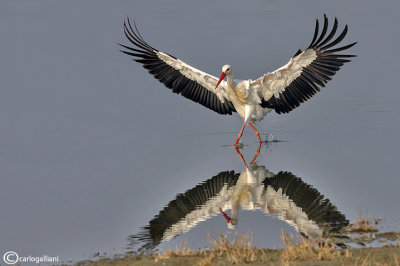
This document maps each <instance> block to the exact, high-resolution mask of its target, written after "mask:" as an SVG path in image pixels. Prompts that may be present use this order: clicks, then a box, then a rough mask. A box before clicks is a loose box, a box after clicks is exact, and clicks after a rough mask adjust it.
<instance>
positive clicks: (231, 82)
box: [226, 71, 235, 88]
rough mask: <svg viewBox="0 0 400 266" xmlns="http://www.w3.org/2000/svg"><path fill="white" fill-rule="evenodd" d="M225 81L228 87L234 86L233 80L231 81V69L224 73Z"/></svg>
mask: <svg viewBox="0 0 400 266" xmlns="http://www.w3.org/2000/svg"><path fill="white" fill-rule="evenodd" d="M226 82H227V83H228V87H230V88H234V87H235V82H234V81H233V74H232V71H231V72H230V73H229V74H226Z"/></svg>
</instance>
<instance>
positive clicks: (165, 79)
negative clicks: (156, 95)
mask: <svg viewBox="0 0 400 266" xmlns="http://www.w3.org/2000/svg"><path fill="white" fill-rule="evenodd" d="M127 22H128V23H126V22H124V32H125V36H126V37H127V38H128V40H129V41H130V42H131V43H132V44H133V45H134V47H129V46H126V45H122V44H120V45H121V46H122V47H124V48H125V49H127V51H121V52H123V53H125V54H128V55H131V56H133V60H135V61H136V62H139V63H141V64H142V65H143V67H144V68H146V69H148V71H149V73H150V74H152V75H153V76H154V77H155V78H156V79H158V80H159V81H160V82H162V83H163V84H164V85H165V86H167V87H168V88H170V89H171V90H172V92H174V93H177V94H181V95H182V96H184V97H186V98H188V99H190V100H192V101H194V102H197V103H199V104H201V105H203V106H205V107H207V108H209V109H211V110H213V111H215V112H217V113H219V114H230V115H231V114H232V112H235V111H236V110H235V107H234V106H233V104H232V102H231V101H229V100H228V99H227V97H226V94H225V91H224V90H222V89H217V90H216V89H215V86H216V85H217V82H218V78H216V77H215V76H212V75H210V74H207V73H205V72H202V71H200V70H198V69H196V68H194V67H192V66H190V65H188V64H186V63H185V62H182V61H181V60H179V59H177V58H175V57H173V56H172V55H169V54H166V53H163V52H160V51H158V50H156V49H154V48H153V47H151V46H150V45H148V44H147V43H146V42H145V41H144V40H143V38H142V37H141V35H140V34H139V32H138V30H137V28H136V25H134V26H135V29H133V28H132V26H131V24H130V22H129V19H127ZM225 83H226V82H225V81H224V83H222V84H220V86H221V85H222V86H226V85H225Z"/></svg>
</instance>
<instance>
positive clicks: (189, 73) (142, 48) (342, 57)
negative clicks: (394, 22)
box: [120, 14, 356, 146]
mask: <svg viewBox="0 0 400 266" xmlns="http://www.w3.org/2000/svg"><path fill="white" fill-rule="evenodd" d="M337 27H338V22H337V19H336V18H335V22H334V24H333V27H332V29H331V30H330V33H329V34H328V35H327V36H326V34H327V31H328V19H327V17H326V15H325V14H324V25H323V28H322V32H321V34H319V22H318V19H317V20H316V26H315V32H314V37H313V39H312V41H311V44H310V45H309V46H308V48H307V49H306V50H305V51H301V50H298V51H297V53H296V54H295V55H294V56H293V57H292V58H291V59H290V61H289V63H287V64H286V65H284V66H283V67H281V68H279V69H277V70H275V71H273V72H272V73H268V74H265V75H263V76H262V77H260V78H258V79H256V80H251V79H248V80H234V79H233V72H232V68H231V66H230V65H224V66H223V67H222V74H221V76H220V78H219V79H218V78H217V77H215V76H213V75H210V74H207V73H205V72H203V71H201V70H199V69H197V68H194V67H192V66H190V65H188V64H186V63H185V62H183V61H181V60H179V59H177V58H176V57H174V56H172V55H170V54H167V53H163V52H160V51H158V50H157V49H155V48H153V47H152V46H150V45H149V44H147V43H146V42H145V41H144V39H143V38H142V36H141V35H140V33H139V31H138V30H137V27H136V24H134V28H133V27H132V26H131V24H130V21H129V18H128V19H127V23H126V22H125V23H124V32H125V35H126V37H127V38H128V40H129V41H130V42H131V43H132V44H133V45H134V46H133V47H129V46H126V45H122V44H120V45H121V46H122V47H124V48H125V49H127V50H123V51H122V52H123V53H125V54H128V55H131V56H133V60H135V61H137V62H139V63H141V64H143V67H144V68H146V69H148V71H149V72H150V74H152V75H153V76H154V77H155V78H156V79H158V80H159V81H160V82H162V83H163V84H164V85H165V86H167V87H168V88H170V89H171V90H172V92H174V93H177V94H181V95H182V96H184V97H186V98H188V99H190V100H192V101H195V102H198V103H200V104H202V105H204V106H205V107H207V108H209V109H211V110H213V111H215V112H217V113H220V114H232V112H237V113H238V114H239V115H240V117H241V118H242V119H243V121H244V122H243V126H242V129H241V130H240V132H239V135H238V138H237V139H236V142H235V146H236V145H237V143H238V141H239V139H240V137H241V136H242V134H243V130H244V128H245V125H246V123H247V122H248V123H249V125H250V126H251V127H252V128H253V130H254V131H255V133H256V134H257V137H258V140H259V143H260V145H261V138H260V134H259V132H258V130H257V129H256V128H255V127H254V125H253V123H254V122H256V121H260V120H262V119H263V118H264V116H265V115H266V114H267V113H269V112H270V111H272V110H275V112H277V113H278V114H281V113H288V112H290V111H292V110H293V109H294V108H296V107H298V106H299V105H300V103H302V102H304V101H306V100H308V99H309V98H310V97H311V96H313V95H314V94H315V93H316V92H317V91H319V87H320V86H322V87H324V86H325V84H326V83H327V82H328V80H330V79H331V77H332V76H333V75H334V74H335V73H336V71H338V70H339V69H340V67H341V66H342V65H343V64H344V63H346V62H350V60H349V59H348V58H350V57H354V56H355V55H348V54H337V52H339V51H343V50H346V49H348V48H350V47H352V46H353V45H355V44H356V42H354V43H351V44H348V45H346V46H342V47H339V48H333V47H334V46H335V45H337V44H338V43H339V42H341V41H342V40H343V38H344V37H345V36H346V34H347V25H346V26H345V28H344V30H343V32H342V33H341V34H340V35H339V36H338V37H337V38H336V39H334V40H333V41H331V40H332V38H333V37H334V35H335V33H336V30H337ZM325 36H326V37H325ZM332 48H333V49H332ZM225 77H226V81H224V78H225Z"/></svg>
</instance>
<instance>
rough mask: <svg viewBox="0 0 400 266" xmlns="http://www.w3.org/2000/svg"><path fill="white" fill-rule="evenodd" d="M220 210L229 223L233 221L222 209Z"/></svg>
mask: <svg viewBox="0 0 400 266" xmlns="http://www.w3.org/2000/svg"><path fill="white" fill-rule="evenodd" d="M219 211H220V212H221V213H222V215H223V216H224V217H225V219H226V222H227V223H228V224H229V223H230V222H231V220H232V219H231V218H230V217H229V216H228V215H227V214H226V213H225V212H224V211H223V210H222V209H221V208H219Z"/></svg>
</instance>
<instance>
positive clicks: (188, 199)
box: [129, 171, 239, 250]
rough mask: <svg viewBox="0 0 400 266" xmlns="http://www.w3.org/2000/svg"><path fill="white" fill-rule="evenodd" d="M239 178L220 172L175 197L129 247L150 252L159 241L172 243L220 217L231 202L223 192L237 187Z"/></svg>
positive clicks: (132, 237) (231, 172)
mask: <svg viewBox="0 0 400 266" xmlns="http://www.w3.org/2000/svg"><path fill="white" fill-rule="evenodd" d="M238 177H239V174H235V173H234V172H233V171H230V172H221V173H219V174H218V175H216V176H214V177H212V178H211V179H208V180H207V181H204V182H203V183H201V184H199V185H197V186H196V187H194V188H192V189H190V190H188V191H186V192H185V193H184V194H178V195H177V197H176V198H175V199H174V200H173V201H171V202H170V203H168V205H167V206H166V207H165V208H164V209H163V210H162V211H160V213H159V214H158V215H156V216H155V217H154V219H152V220H151V221H150V222H149V225H147V226H145V227H143V228H142V231H141V232H140V233H139V234H136V235H132V236H130V237H129V238H130V240H131V241H132V244H133V245H134V246H136V245H141V246H142V248H141V249H146V250H149V249H153V248H155V247H156V246H157V245H158V244H160V243H161V242H162V241H166V240H171V239H172V238H174V237H176V236H178V235H179V234H182V233H184V232H187V231H189V230H190V229H191V228H193V227H194V226H195V225H196V224H197V223H199V222H201V221H204V220H207V219H209V218H210V217H212V216H214V215H217V214H219V208H220V207H223V206H224V205H226V204H228V202H230V198H229V197H228V195H227V193H226V192H227V191H228V190H229V189H230V188H231V187H232V186H234V185H235V184H236V182H237V180H238Z"/></svg>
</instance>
